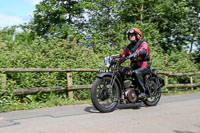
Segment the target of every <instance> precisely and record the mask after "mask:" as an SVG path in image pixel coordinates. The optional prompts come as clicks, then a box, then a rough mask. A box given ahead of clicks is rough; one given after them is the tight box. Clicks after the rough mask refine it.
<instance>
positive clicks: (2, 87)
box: [0, 74, 6, 90]
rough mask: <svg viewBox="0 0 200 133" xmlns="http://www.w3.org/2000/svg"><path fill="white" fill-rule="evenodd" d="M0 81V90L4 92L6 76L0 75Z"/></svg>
mask: <svg viewBox="0 0 200 133" xmlns="http://www.w3.org/2000/svg"><path fill="white" fill-rule="evenodd" d="M0 80H1V89H2V90H6V74H1V75H0Z"/></svg>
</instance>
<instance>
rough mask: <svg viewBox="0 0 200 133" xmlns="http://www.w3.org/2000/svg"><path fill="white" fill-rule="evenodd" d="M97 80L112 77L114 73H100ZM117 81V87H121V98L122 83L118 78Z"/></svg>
mask: <svg viewBox="0 0 200 133" xmlns="http://www.w3.org/2000/svg"><path fill="white" fill-rule="evenodd" d="M96 77H97V78H100V79H102V78H103V77H112V73H109V72H106V73H99V74H98V75H97V76H96ZM115 81H116V82H117V85H118V87H119V92H120V97H121V94H122V85H121V83H120V80H119V79H118V78H117V77H116V79H115Z"/></svg>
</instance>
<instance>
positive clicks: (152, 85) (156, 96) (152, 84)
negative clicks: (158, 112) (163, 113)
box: [143, 77, 161, 106]
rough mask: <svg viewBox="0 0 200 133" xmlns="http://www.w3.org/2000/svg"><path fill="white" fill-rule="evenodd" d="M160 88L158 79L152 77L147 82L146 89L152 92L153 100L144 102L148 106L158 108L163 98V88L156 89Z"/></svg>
mask: <svg viewBox="0 0 200 133" xmlns="http://www.w3.org/2000/svg"><path fill="white" fill-rule="evenodd" d="M157 86H158V83H157V78H156V77H150V78H149V79H148V80H147V81H146V87H149V90H150V91H151V92H152V98H147V99H145V100H144V101H143V102H144V104H145V105H147V106H156V105H157V104H158V102H159V101H160V98H161V88H158V89H156V88H157Z"/></svg>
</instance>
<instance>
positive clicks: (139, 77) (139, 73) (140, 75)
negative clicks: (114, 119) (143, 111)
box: [133, 68, 148, 97]
mask: <svg viewBox="0 0 200 133" xmlns="http://www.w3.org/2000/svg"><path fill="white" fill-rule="evenodd" d="M147 72H148V68H138V69H136V70H134V71H133V74H134V76H135V77H136V79H137V81H138V83H139V84H140V87H141V89H142V93H141V94H140V95H139V97H144V96H145V91H146V88H145V86H144V80H143V76H144V75H145V74H146V73H147Z"/></svg>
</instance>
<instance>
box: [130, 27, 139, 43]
mask: <svg viewBox="0 0 200 133" xmlns="http://www.w3.org/2000/svg"><path fill="white" fill-rule="evenodd" d="M127 34H128V39H129V35H130V34H135V35H136V39H137V41H138V40H140V38H141V36H142V32H141V31H140V29H138V28H130V29H129V30H128V32H127Z"/></svg>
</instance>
